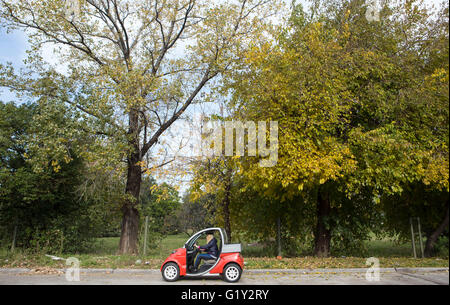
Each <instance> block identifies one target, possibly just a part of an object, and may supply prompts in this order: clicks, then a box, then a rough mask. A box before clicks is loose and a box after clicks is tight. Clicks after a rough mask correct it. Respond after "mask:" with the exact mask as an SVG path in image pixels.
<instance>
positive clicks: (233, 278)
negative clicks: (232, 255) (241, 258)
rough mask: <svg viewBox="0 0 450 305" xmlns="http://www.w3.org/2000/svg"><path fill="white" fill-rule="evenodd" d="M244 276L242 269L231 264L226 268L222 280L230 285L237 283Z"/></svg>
mask: <svg viewBox="0 0 450 305" xmlns="http://www.w3.org/2000/svg"><path fill="white" fill-rule="evenodd" d="M241 275H242V269H241V267H240V266H239V265H238V264H235V263H230V264H228V265H226V266H225V268H224V269H223V273H222V274H221V277H222V280H224V281H226V282H228V283H236V282H237V281H239V280H240V278H241Z"/></svg>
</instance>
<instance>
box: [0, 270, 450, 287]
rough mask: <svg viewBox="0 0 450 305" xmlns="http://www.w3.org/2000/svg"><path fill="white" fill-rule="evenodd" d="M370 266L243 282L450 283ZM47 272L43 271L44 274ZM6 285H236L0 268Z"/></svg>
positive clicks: (430, 274)
mask: <svg viewBox="0 0 450 305" xmlns="http://www.w3.org/2000/svg"><path fill="white" fill-rule="evenodd" d="M366 272H367V270H366V269H317V270H294V269H289V270H246V271H244V274H243V275H242V277H241V280H240V281H239V282H238V284H240V285H380V284H381V285H449V273H448V268H410V269H396V270H395V269H391V268H386V269H381V270H380V277H379V281H368V280H367V279H366ZM41 273H43V274H41ZM0 284H2V285H83V284H85V285H86V284H87V285H130V284H132V285H172V284H177V285H224V284H226V285H233V284H229V283H226V282H223V281H222V280H221V279H220V278H218V277H217V278H216V277H214V278H212V277H208V278H200V279H199V278H182V279H181V280H179V281H177V282H175V283H167V282H165V281H163V280H162V278H161V274H160V272H159V270H129V269H128V270H107V269H102V270H95V269H82V270H80V281H67V280H66V274H65V271H64V270H59V271H54V270H53V271H51V270H50V271H46V270H43V271H39V270H37V271H36V270H27V269H0Z"/></svg>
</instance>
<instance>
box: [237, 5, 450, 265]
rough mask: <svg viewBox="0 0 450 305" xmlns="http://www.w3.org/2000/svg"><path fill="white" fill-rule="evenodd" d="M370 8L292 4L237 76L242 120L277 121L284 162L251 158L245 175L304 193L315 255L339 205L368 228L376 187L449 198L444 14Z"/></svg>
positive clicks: (325, 243) (326, 247) (325, 250)
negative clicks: (409, 188) (423, 187)
mask: <svg viewBox="0 0 450 305" xmlns="http://www.w3.org/2000/svg"><path fill="white" fill-rule="evenodd" d="M315 2H316V3H317V4H321V3H322V1H315ZM320 7H323V9H322V10H320V9H319V10H317V9H316V8H320ZM366 9H367V8H366V6H365V4H364V1H359V0H354V1H332V2H327V5H326V6H320V5H316V6H313V11H312V13H311V14H307V13H306V12H304V11H303V9H302V7H301V6H296V7H294V9H293V12H292V16H291V18H290V20H289V22H288V27H287V28H283V27H281V29H279V31H275V32H274V36H273V38H274V42H271V41H267V42H263V43H259V44H258V43H255V44H254V45H253V48H252V50H251V51H250V52H248V53H247V57H246V61H245V65H246V66H243V67H242V69H239V70H236V73H235V74H233V77H232V78H231V79H230V89H231V93H232V94H233V99H232V105H233V106H234V107H235V109H236V116H237V117H238V118H244V119H247V120H248V119H250V120H255V121H256V120H261V119H263V120H274V121H278V124H279V126H280V140H279V142H280V146H279V153H278V154H279V159H278V163H277V165H276V166H274V167H272V168H259V167H258V165H257V163H255V162H248V164H247V168H246V171H245V172H246V174H247V175H248V176H249V177H250V178H251V179H252V180H253V181H255V182H254V184H255V185H258V186H262V191H264V192H266V193H269V194H270V193H271V194H272V195H273V196H274V197H275V198H279V199H280V200H279V202H280V203H281V202H284V201H285V200H289V199H291V198H294V196H296V195H298V194H301V195H302V197H304V198H309V200H304V201H302V203H307V204H314V205H315V209H316V215H315V218H316V224H315V229H314V236H315V242H314V254H315V255H318V256H328V255H329V254H330V246H331V244H332V236H333V230H335V228H336V227H335V224H336V220H342V219H333V218H335V217H337V216H339V215H340V217H344V218H345V213H340V212H339V211H340V210H341V211H347V212H348V211H350V210H351V209H349V208H348V207H349V206H350V207H351V206H352V205H353V207H354V208H355V210H359V211H361V212H362V213H361V214H360V216H361V217H362V218H361V219H360V221H358V223H359V224H362V225H363V226H362V227H361V226H355V228H358V229H359V228H361V229H362V230H365V231H366V232H367V230H368V228H370V224H371V223H373V222H372V221H370V218H369V219H367V217H365V216H364V215H365V214H366V213H365V212H364V209H367V210H366V211H367V212H368V211H371V210H373V209H374V204H375V203H377V202H379V201H378V199H379V196H380V195H386V196H389V195H393V194H400V193H402V191H403V188H402V185H405V184H407V183H412V182H418V181H422V182H424V183H426V184H430V185H434V186H435V187H436V188H437V189H440V190H444V191H445V192H447V194H448V107H447V106H445V107H444V105H448V84H446V80H447V79H448V49H447V51H446V49H445V48H444V47H443V46H444V45H447V44H444V42H445V41H446V35H447V37H448V31H447V32H445V26H446V24H445V21H444V22H442V23H441V24H440V25H438V24H433V18H432V16H431V13H430V12H429V11H428V10H427V8H425V7H422V6H420V4H418V3H416V1H408V2H407V3H405V4H399V5H397V4H392V5H389V4H388V3H385V6H384V7H383V9H382V11H381V15H380V16H381V21H380V22H370V21H369V20H367V18H366V17H365V12H366ZM444 11H445V8H444ZM447 11H448V10H447ZM310 16H312V17H310ZM442 20H447V19H442ZM447 24H448V23H447ZM436 33H440V35H438V36H437V37H436V36H435V34H436ZM446 33H447V34H446ZM447 39H448V38H447ZM447 41H448V40H447ZM432 46H435V47H436V46H439V48H435V47H432ZM438 50H439V51H438ZM446 52H447V53H446ZM432 54H435V55H436V54H439V56H438V57H434V56H432ZM446 54H447V55H446ZM437 58H440V59H441V60H437ZM444 58H446V61H445V60H444ZM431 63H433V65H434V66H433V67H432V66H430V64H431ZM247 67H248V68H247ZM431 71H433V72H431ZM431 84H433V85H431ZM429 85H431V86H429ZM422 107H425V108H428V107H429V108H431V109H432V110H431V112H430V111H426V110H425V109H424V108H422ZM429 108H428V109H429ZM445 123H447V124H445ZM280 187H281V188H282V189H283V192H277V190H278V189H279V188H280ZM371 198H373V199H374V200H371ZM345 206H347V208H345V209H343V208H342V207H345ZM340 222H341V223H342V221H340ZM352 223H356V222H355V221H353V222H352ZM360 236H361V235H360Z"/></svg>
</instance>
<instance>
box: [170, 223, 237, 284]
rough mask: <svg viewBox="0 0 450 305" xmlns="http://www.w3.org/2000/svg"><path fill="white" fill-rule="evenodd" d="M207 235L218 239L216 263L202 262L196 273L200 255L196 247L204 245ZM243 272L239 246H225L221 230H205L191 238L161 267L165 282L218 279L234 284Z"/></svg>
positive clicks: (210, 261) (223, 234)
mask: <svg viewBox="0 0 450 305" xmlns="http://www.w3.org/2000/svg"><path fill="white" fill-rule="evenodd" d="M206 234H213V235H214V237H215V238H216V239H217V246H218V249H219V254H218V257H217V259H212V260H206V261H203V264H201V265H200V266H199V268H198V269H197V270H194V262H195V258H196V256H197V254H199V252H200V251H199V250H198V248H197V247H196V246H195V245H196V244H204V243H206V242H204V241H203V239H204V238H205V237H206ZM243 269H244V259H243V257H242V256H241V244H228V238H227V235H226V232H225V230H224V229H222V228H208V229H204V230H201V231H199V232H197V233H195V234H194V235H192V236H191V237H190V238H189V239H188V241H187V242H186V243H185V244H184V247H183V248H179V249H176V250H174V251H173V252H172V254H170V255H169V257H168V258H167V259H166V260H165V261H164V263H163V264H162V266H161V273H162V277H163V279H164V280H166V281H169V282H174V281H177V280H178V279H179V278H180V277H184V276H188V277H205V276H217V275H220V277H221V278H222V279H223V280H224V281H227V282H237V281H239V279H240V278H241V275H242V270H243Z"/></svg>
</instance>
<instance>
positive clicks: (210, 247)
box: [194, 233, 219, 270]
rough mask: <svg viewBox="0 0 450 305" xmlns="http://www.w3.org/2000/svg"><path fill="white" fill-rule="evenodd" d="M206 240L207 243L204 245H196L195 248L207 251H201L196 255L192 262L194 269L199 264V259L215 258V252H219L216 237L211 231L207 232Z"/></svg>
mask: <svg viewBox="0 0 450 305" xmlns="http://www.w3.org/2000/svg"><path fill="white" fill-rule="evenodd" d="M206 242H207V244H206V245H204V246H200V247H199V246H197V245H195V246H196V247H197V249H199V250H200V251H206V252H207V253H201V254H199V255H197V259H196V260H195V264H194V270H197V268H198V266H199V265H200V261H201V260H202V259H204V260H208V259H217V254H218V252H219V249H218V248H217V239H216V238H215V237H214V235H213V234H212V233H208V234H207V235H206Z"/></svg>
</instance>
